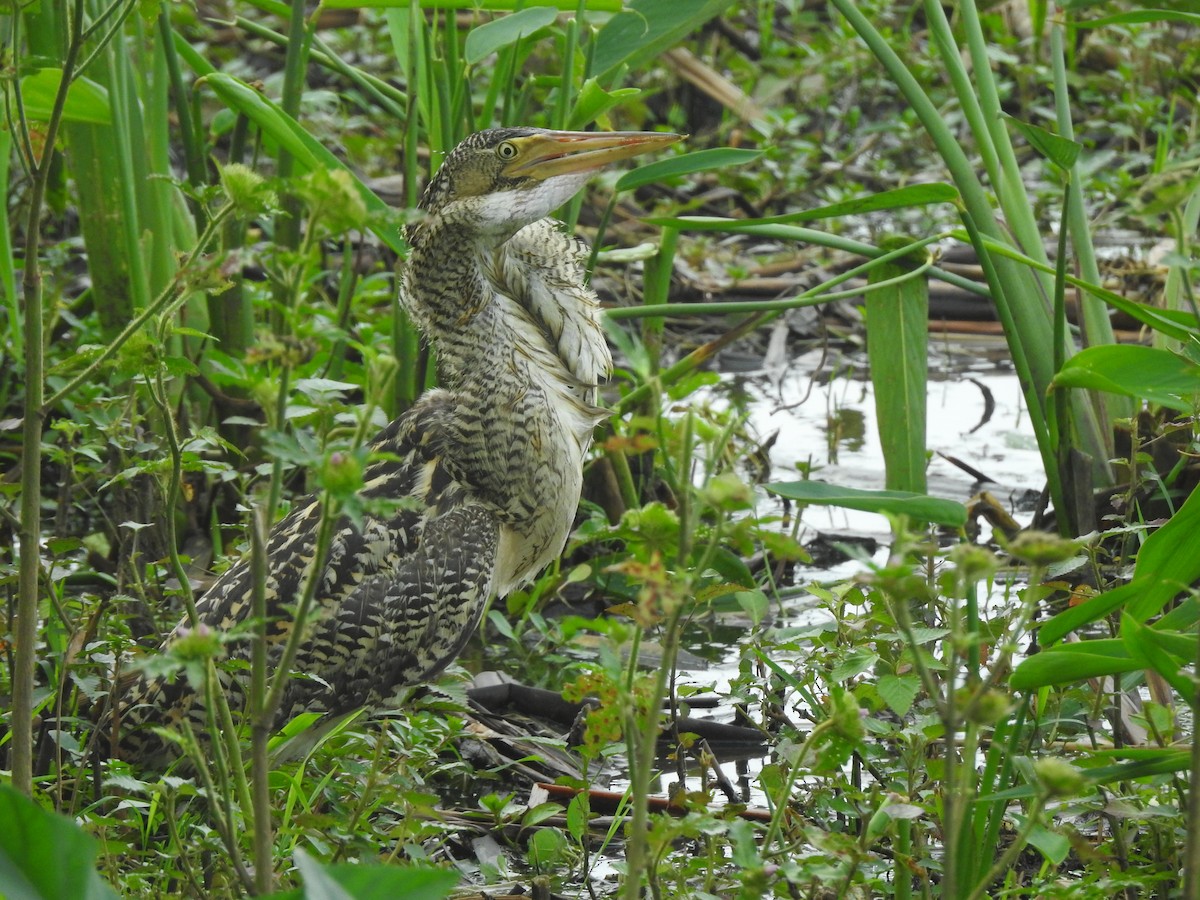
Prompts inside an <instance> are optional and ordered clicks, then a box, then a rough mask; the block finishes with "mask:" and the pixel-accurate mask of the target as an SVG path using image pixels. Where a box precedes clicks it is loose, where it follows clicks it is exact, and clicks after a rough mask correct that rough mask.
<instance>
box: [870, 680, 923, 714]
mask: <svg viewBox="0 0 1200 900" xmlns="http://www.w3.org/2000/svg"><path fill="white" fill-rule="evenodd" d="M920 689H921V679H920V678H919V677H918V676H916V675H884V676H883V677H882V678H880V679H879V681H878V682H877V683H876V685H875V692H876V693H878V694H879V699H880V700H882V701H883V702H884V703H886V704H887V705H888V708H889V709H891V711H892V712H894V713H895V714H896V715H898V716H905V715H908V711H909V709H911V708H912V704H913V700H915V699H916V698H917V692H918V691H919V690H920Z"/></svg>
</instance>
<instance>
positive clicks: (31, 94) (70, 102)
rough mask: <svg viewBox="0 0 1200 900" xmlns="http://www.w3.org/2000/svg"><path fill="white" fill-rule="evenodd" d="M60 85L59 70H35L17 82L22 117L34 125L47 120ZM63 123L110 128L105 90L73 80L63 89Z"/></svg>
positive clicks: (82, 81) (101, 86)
mask: <svg viewBox="0 0 1200 900" xmlns="http://www.w3.org/2000/svg"><path fill="white" fill-rule="evenodd" d="M60 84H62V69H39V70H38V71H37V72H34V73H33V74H32V75H26V76H25V77H24V78H22V79H21V101H22V102H23V103H24V104H25V115H26V116H27V117H28V118H30V119H34V120H35V121H38V122H45V121H46V120H47V119H49V118H50V112H51V110H53V109H54V101H55V98H56V97H57V96H58V87H59V85H60ZM62 114H63V120H64V121H67V122H82V123H86V124H88V125H111V124H112V110H111V109H110V108H109V105H108V89H107V88H105V87H104V86H103V85H100V84H97V83H96V82H94V81H92V80H91V79H89V78H84V77H82V76H79V77H76V78H75V80H74V81H72V82H71V86H70V87H68V88H67V98H66V101H65V102H64V104H63V113H62Z"/></svg>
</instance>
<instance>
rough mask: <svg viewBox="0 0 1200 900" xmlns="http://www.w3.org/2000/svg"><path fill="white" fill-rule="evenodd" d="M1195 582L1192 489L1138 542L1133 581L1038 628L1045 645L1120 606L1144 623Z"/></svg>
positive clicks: (1199, 546) (1197, 522)
mask: <svg viewBox="0 0 1200 900" xmlns="http://www.w3.org/2000/svg"><path fill="white" fill-rule="evenodd" d="M1197 578H1200V491H1193V492H1192V493H1191V494H1190V495H1189V496H1188V498H1187V500H1185V501H1184V503H1183V506H1181V507H1179V509H1178V510H1177V511H1176V513H1175V515H1173V516H1172V517H1171V519H1170V520H1169V521H1168V522H1167V524H1166V525H1164V526H1162V528H1159V529H1158V530H1157V531H1155V532H1154V533H1153V534H1151V535H1150V536H1149V537H1148V538H1146V540H1145V543H1143V544H1142V547H1141V550H1139V551H1138V555H1137V561H1136V562H1135V563H1134V569H1133V580H1132V581H1130V583H1129V584H1123V585H1121V586H1120V587H1118V588H1114V589H1113V590H1111V591H1105V592H1104V593H1103V594H1098V595H1096V596H1095V597H1092V598H1091V599H1090V600H1088V601H1086V602H1084V603H1081V604H1079V605H1078V606H1074V607H1071V608H1070V609H1067V610H1064V611H1063V612H1061V613H1059V614H1058V615H1056V616H1054V618H1052V619H1050V621H1048V622H1047V623H1046V624H1045V625H1043V626H1042V630H1041V636H1042V640H1043V641H1044V642H1045V643H1046V644H1053V643H1056V642H1058V641H1060V640H1062V639H1063V637H1065V636H1066V635H1067V634H1068V633H1070V632H1072V631H1074V630H1075V629H1076V628H1079V627H1081V626H1083V625H1086V624H1087V623H1089V622H1094V621H1096V620H1097V619H1100V618H1103V617H1104V616H1107V615H1108V614H1109V613H1111V612H1113V611H1114V610H1116V609H1120V608H1122V607H1126V606H1127V607H1128V608H1127V609H1126V612H1128V613H1129V615H1131V616H1133V618H1134V621H1137V622H1144V621H1146V620H1147V619H1148V618H1150V617H1151V616H1152V615H1155V614H1156V613H1158V611H1159V610H1161V609H1162V608H1163V607H1164V606H1165V605H1166V604H1167V603H1168V602H1169V601H1170V600H1172V599H1173V598H1174V597H1176V596H1177V595H1178V594H1180V593H1181V592H1182V591H1184V590H1185V589H1187V587H1188V586H1189V585H1191V584H1192V583H1194V582H1195V581H1196V579H1197Z"/></svg>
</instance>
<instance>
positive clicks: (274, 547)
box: [119, 129, 678, 760]
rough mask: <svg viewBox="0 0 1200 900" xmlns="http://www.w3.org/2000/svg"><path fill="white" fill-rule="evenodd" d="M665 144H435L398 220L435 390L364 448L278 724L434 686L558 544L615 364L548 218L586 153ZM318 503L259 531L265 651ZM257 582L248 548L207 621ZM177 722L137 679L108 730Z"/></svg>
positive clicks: (300, 505) (590, 162) (307, 566)
mask: <svg viewBox="0 0 1200 900" xmlns="http://www.w3.org/2000/svg"><path fill="white" fill-rule="evenodd" d="M675 140H678V137H677V136H675V135H661V134H649V133H618V134H616V135H601V134H591V133H588V134H584V133H578V132H547V131H541V130H538V129H493V130H490V131H484V132H479V133H477V134H475V135H472V136H471V137H469V138H467V139H466V140H465V141H464V142H463V143H462V144H460V145H459V146H458V147H457V148H455V150H454V151H453V152H452V153H451V154H450V155H449V156H448V157H447V160H446V162H445V163H444V164H443V166H442V167H441V169H440V170H439V171H438V173H437V175H435V177H434V179H433V180H432V181H431V183H430V185H429V187H428V188H427V189H426V192H425V194H424V197H423V198H422V202H421V209H422V210H423V211H424V216H423V217H422V218H421V219H419V220H418V221H416V222H414V223H413V224H411V225H410V226H409V228H408V231H407V235H406V236H407V238H408V241H409V245H410V253H409V256H408V259H407V261H406V265H405V268H404V271H403V273H402V276H401V283H400V298H401V302H402V303H403V304H404V306H405V308H406V309H407V311H408V312H409V314H410V316H411V317H412V319H413V320H414V321H415V322H416V323H417V325H418V327H419V328H420V329H421V331H422V332H423V334H424V336H425V337H426V339H427V340H428V341H429V342H430V343H431V344H432V345H433V346H434V347H435V348H436V350H437V359H438V374H439V383H440V385H441V386H440V387H438V388H436V389H433V390H430V391H427V392H426V393H425V394H423V395H422V396H421V397H420V398H419V399H418V400H417V401H416V403H415V404H414V405H413V406H412V407H411V408H410V409H409V410H408V411H406V412H405V413H404V414H402V415H401V416H400V417H399V418H397V419H396V420H395V421H393V422H392V423H391V424H390V425H389V426H388V427H387V428H385V429H384V431H383V432H382V433H381V434H380V435H378V436H377V437H376V438H375V440H374V441H373V442H372V444H371V457H372V459H373V460H374V461H373V462H371V463H370V464H369V465H368V467H367V469H366V471H365V473H364V484H363V488H362V491H361V496H362V499H363V501H364V507H365V509H366V510H367V512H366V513H365V514H364V515H362V516H360V517H358V519H357V520H352V519H350V518H349V517H342V518H341V519H340V520H339V521H338V522H337V524H336V526H335V529H334V534H333V539H332V541H331V545H330V550H329V555H328V559H327V560H326V561H325V562H324V564H323V566H322V568H321V570H320V574H319V581H318V584H317V585H316V589H315V593H314V602H315V614H314V615H313V616H312V617H311V618H310V619H309V622H308V624H307V625H306V629H307V632H306V634H305V635H304V639H303V640H302V641H301V642H300V645H299V651H298V653H297V656H296V659H295V662H294V664H293V669H294V672H295V673H296V674H295V676H294V677H292V678H291V679H290V680H289V681H288V684H287V687H286V689H285V691H284V695H283V701H282V703H281V705H280V708H279V711H278V714H277V716H276V721H275V724H276V725H280V724H282V723H283V722H285V721H287V720H288V719H289V718H291V717H292V716H294V715H296V714H297V713H299V712H302V711H306V710H314V711H322V712H342V711H348V710H351V709H354V708H357V707H360V706H363V705H367V706H377V705H380V704H382V703H385V702H386V701H387V700H388V699H389V698H390V696H391V695H392V694H393V693H394V691H395V690H396V689H397V688H399V687H402V686H405V685H411V684H416V683H420V682H422V681H424V680H427V679H428V678H430V677H431V676H433V675H435V674H436V673H437V672H438V671H440V670H441V669H442V668H444V667H445V666H446V665H447V664H448V663H449V662H450V661H451V660H452V659H454V658H455V657H456V656H457V655H458V653H459V652H460V651H461V649H462V646H463V644H464V643H465V642H466V640H467V639H468V638H469V637H470V635H471V634H472V633H473V631H474V629H475V627H476V626H477V625H478V622H479V619H480V616H481V615H482V611H483V608H484V606H485V603H486V601H487V599H488V598H489V597H490V596H493V595H499V596H503V595H505V594H507V593H508V592H509V591H511V590H513V589H514V588H516V587H517V586H519V585H521V584H522V583H524V582H526V581H528V580H529V579H531V578H532V577H533V576H534V575H536V574H537V572H538V571H539V570H541V569H542V568H543V567H544V566H545V565H546V564H547V563H549V562H550V561H551V560H553V559H554V558H555V557H556V556H557V555H558V554H559V553H561V552H562V548H563V545H564V544H565V542H566V540H567V537H568V535H569V533H570V529H571V526H572V523H573V520H574V516H575V513H576V508H577V506H578V503H579V496H580V489H581V484H582V470H583V463H584V457H585V454H586V452H587V449H588V447H589V445H590V442H591V436H592V432H593V430H594V428H595V426H596V424H597V423H598V422H600V421H601V420H602V419H603V417H604V416H605V415H606V413H605V411H604V410H602V409H600V408H599V407H597V406H596V388H597V385H598V383H599V382H600V380H601V379H603V378H604V377H605V376H607V375H608V373H609V370H610V367H611V358H610V355H609V351H608V346H607V343H606V342H605V339H604V334H603V331H602V328H601V325H600V317H599V307H598V304H597V301H596V298H595V295H594V294H593V293H592V291H591V290H590V288H588V287H587V286H586V285H585V282H584V256H583V249H582V247H581V245H580V244H579V243H578V242H577V241H576V240H575V239H574V238H571V237H568V236H567V235H565V234H564V233H563V232H562V231H561V230H559V228H558V227H557V225H556V224H554V223H553V222H551V221H550V220H547V219H545V218H544V217H545V216H547V215H549V213H550V212H552V211H553V210H554V209H556V208H558V207H559V206H561V205H562V204H563V203H564V202H566V201H567V200H568V199H570V198H571V197H572V196H573V195H574V194H575V193H576V192H577V191H578V190H579V189H580V188H581V187H582V186H583V184H584V183H585V182H586V180H587V179H588V177H590V175H591V174H592V172H593V171H594V170H595V169H596V168H598V167H599V166H601V165H604V164H606V163H608V162H611V161H613V160H614V159H619V158H624V157H626V156H632V155H634V154H635V153H639V152H644V151H645V150H648V149H652V148H654V147H661V146H665V145H666V144H668V143H671V142H673V141H675ZM381 506H382V507H383V508H382V509H381V508H380V507H381ZM320 515H321V510H320V503H319V500H318V499H317V498H316V497H315V496H309V497H305V498H303V499H301V500H299V501H298V502H297V503H296V504H295V506H294V507H293V509H292V510H291V512H289V514H288V515H287V516H286V517H285V518H284V519H282V520H281V521H280V522H279V523H278V524H277V525H276V526H275V527H274V528H273V529H272V531H271V534H270V537H269V539H268V546H267V559H268V572H267V582H266V598H267V604H268V619H269V622H268V642H269V645H270V646H271V648H272V650H271V653H272V656H271V662H272V663H275V662H276V661H277V660H278V658H279V656H280V654H281V651H282V646H283V643H284V641H285V640H286V638H287V636H288V634H289V633H290V631H291V629H292V628H293V625H294V613H295V607H296V604H297V602H298V600H299V598H300V596H301V593H302V591H303V587H304V583H305V579H306V578H308V577H309V572H310V570H311V569H312V568H313V565H314V556H315V553H316V540H317V537H316V534H317V525H318V522H319V520H320ZM251 588H252V573H251V568H250V565H249V563H248V561H242V562H239V563H237V564H235V565H234V566H233V567H232V568H230V569H229V570H227V571H226V572H225V573H224V574H223V575H222V576H221V577H220V578H219V579H218V580H217V581H216V582H215V583H214V584H213V586H212V587H211V588H210V589H209V591H208V592H207V593H206V594H205V595H204V597H202V598H201V600H200V601H199V602H198V604H197V608H198V611H199V615H200V620H201V622H202V623H204V624H205V625H207V626H209V627H211V628H214V629H219V630H222V631H227V630H229V629H232V628H234V627H235V626H236V625H237V624H238V623H240V622H242V621H244V620H246V619H247V618H248V617H249V615H250V598H251ZM185 624H186V623H185ZM184 627H185V626H184V625H181V626H180V629H182V628H184ZM177 632H179V629H177ZM233 653H234V655H238V656H243V657H244V656H246V654H247V651H245V650H244V649H242V648H238V649H235V650H234V651H233ZM221 677H222V680H223V682H224V684H225V686H226V688H228V689H231V690H233V691H238V690H239V688H238V685H237V682H236V680H235V679H234V678H233V676H232V675H231V674H230V673H228V672H224V673H223V674H222V676H221ZM185 716H190V717H191V718H192V719H193V720H194V721H196V722H197V723H199V724H200V725H201V726H203V721H204V718H205V710H204V706H203V702H202V700H201V698H200V696H199V695H198V694H197V692H196V690H195V687H194V686H193V685H190V684H187V683H186V682H185V681H183V680H176V681H174V682H172V683H168V682H167V681H165V680H162V679H160V678H150V677H147V676H142V677H141V678H140V679H139V682H138V684H137V686H136V687H135V688H134V689H133V690H131V691H128V692H127V694H126V699H125V701H124V704H123V712H122V714H121V717H120V718H121V721H122V724H121V726H120V727H121V728H122V729H125V730H126V731H128V730H129V727H130V726H134V725H139V724H150V723H153V724H165V725H168V726H171V725H176V724H178V723H179V722H180V721H181V720H182V719H183V718H184V717H185ZM155 745H156V742H155V741H153V740H149V739H148V738H147V737H146V735H145V732H144V731H143V732H142V733H141V736H140V738H139V737H138V731H137V730H136V729H134V730H133V732H132V733H131V734H129V737H128V739H124V738H123V739H121V740H120V742H119V746H120V748H121V751H122V755H135V756H138V757H139V758H141V759H143V760H145V759H148V758H153V757H154V756H155V755H156V754H155V752H154V750H153V749H151V748H152V747H154V746H155Z"/></svg>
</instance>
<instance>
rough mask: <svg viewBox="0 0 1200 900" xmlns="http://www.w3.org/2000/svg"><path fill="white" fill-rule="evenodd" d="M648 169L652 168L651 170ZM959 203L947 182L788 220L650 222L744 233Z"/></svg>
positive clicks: (857, 199)
mask: <svg viewBox="0 0 1200 900" xmlns="http://www.w3.org/2000/svg"><path fill="white" fill-rule="evenodd" d="M701 152H704V151H701ZM655 165H657V163H656V164H655ZM646 168H650V167H649V166H647V167H646ZM638 171H640V170H638ZM957 200H958V189H957V188H955V187H954V185H952V184H945V183H943V182H932V183H930V184H912V185H909V186H908V187H902V188H896V189H895V190H891V191H880V192H879V193H877V194H864V195H863V196H862V197H855V198H854V199H853V200H843V201H841V202H839V203H831V204H829V205H828V206H820V207H817V208H816V209H806V210H804V211H803V212H797V213H789V214H788V215H786V216H767V217H766V218H763V219H722V218H719V217H710V216H676V217H674V218H653V219H647V220H646V221H647V222H650V223H651V224H652V225H662V226H674V227H677V228H689V229H692V230H693V231H740V230H742V229H745V228H751V227H756V226H762V225H791V224H795V223H796V222H810V221H813V220H814V219H832V218H836V217H837V216H850V215H859V214H861V213H867V212H880V211H882V210H888V209H906V208H909V207H913V206H928V205H929V204H931V203H954V202H955V201H957Z"/></svg>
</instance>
